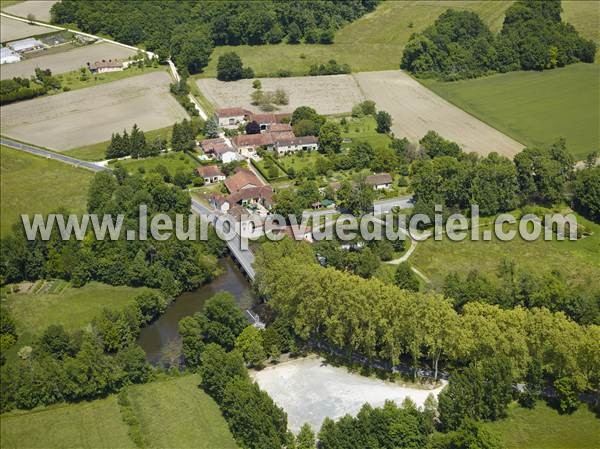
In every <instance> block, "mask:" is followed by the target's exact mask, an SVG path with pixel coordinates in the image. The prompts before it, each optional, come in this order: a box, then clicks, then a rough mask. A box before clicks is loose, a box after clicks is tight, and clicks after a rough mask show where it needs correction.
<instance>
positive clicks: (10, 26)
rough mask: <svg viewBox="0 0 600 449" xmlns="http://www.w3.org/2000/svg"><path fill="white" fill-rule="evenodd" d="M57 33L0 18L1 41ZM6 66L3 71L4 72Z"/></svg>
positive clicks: (51, 29)
mask: <svg viewBox="0 0 600 449" xmlns="http://www.w3.org/2000/svg"><path fill="white" fill-rule="evenodd" d="M51 31H56V30H55V29H54V28H48V27H43V26H38V25H29V24H28V23H26V22H21V21H20V20H15V19H11V18H9V17H4V16H2V17H1V18H0V41H1V42H7V41H14V40H17V39H21V38H24V37H29V36H37V35H38V34H45V33H50V32H51ZM4 66H5V65H4V64H3V65H2V70H4Z"/></svg>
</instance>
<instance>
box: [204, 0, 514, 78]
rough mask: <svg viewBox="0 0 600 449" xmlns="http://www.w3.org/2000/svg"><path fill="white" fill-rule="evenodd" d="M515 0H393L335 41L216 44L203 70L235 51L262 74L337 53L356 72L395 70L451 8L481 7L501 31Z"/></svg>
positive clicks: (296, 71) (295, 69)
mask: <svg viewBox="0 0 600 449" xmlns="http://www.w3.org/2000/svg"><path fill="white" fill-rule="evenodd" d="M510 3H511V2H510V1H496V2H491V1H425V2H423V1H389V2H384V3H382V4H381V5H380V6H378V7H377V9H376V10H375V11H373V12H372V13H370V14H367V15H366V16H364V17H362V18H360V19H358V20H357V21H355V22H353V23H351V24H349V25H347V26H345V27H344V28H342V29H341V30H339V31H338V32H337V33H336V35H335V40H334V43H333V44H332V45H310V44H298V45H288V44H278V45H260V46H259V45H256V46H251V45H241V46H224V47H217V48H215V50H214V52H213V54H212V56H211V60H210V63H209V65H208V67H207V68H206V69H205V70H204V72H203V73H202V74H201V75H200V76H204V77H215V76H216V66H217V59H218V57H219V55H221V54H223V53H225V52H228V51H235V52H237V53H238V54H239V55H240V56H241V57H242V59H243V61H244V64H246V65H249V66H250V67H252V68H253V69H254V72H255V74H256V76H268V75H272V74H275V73H276V72H277V71H278V70H279V69H286V70H289V71H290V72H291V73H292V74H293V75H305V74H306V72H307V71H308V69H309V68H310V66H311V65H312V64H321V63H325V62H327V61H329V60H330V59H335V60H336V61H337V62H338V63H346V64H349V65H350V67H351V68H352V71H354V72H363V71H370V70H392V69H397V68H399V66H400V58H401V57H402V50H403V49H404V46H405V45H406V43H407V42H408V39H409V37H410V35H411V34H412V33H416V32H419V31H421V30H423V29H424V28H426V27H427V26H429V25H430V24H431V23H433V21H434V20H435V19H436V18H437V17H438V16H439V15H440V14H441V13H443V12H444V11H445V10H446V9H448V8H460V9H467V10H471V11H475V12H477V13H478V14H480V15H481V17H482V19H483V20H484V21H485V22H486V23H487V24H488V25H490V26H491V27H492V29H493V30H494V31H497V30H499V29H500V27H501V26H502V21H503V20H504V11H505V9H506V8H507V7H508V5H510Z"/></svg>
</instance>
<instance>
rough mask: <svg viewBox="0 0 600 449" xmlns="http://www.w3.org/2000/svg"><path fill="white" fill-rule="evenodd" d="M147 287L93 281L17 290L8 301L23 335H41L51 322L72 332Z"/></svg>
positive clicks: (130, 299) (119, 305)
mask: <svg viewBox="0 0 600 449" xmlns="http://www.w3.org/2000/svg"><path fill="white" fill-rule="evenodd" d="M149 290H150V289H147V288H134V287H126V286H118V287H113V286H111V285H106V284H101V283H99V282H90V283H89V284H86V285H84V286H83V287H81V288H74V287H68V288H66V289H64V290H63V291H62V292H60V293H57V294H55V293H41V294H40V293H13V294H10V295H7V297H6V300H5V304H6V305H7V306H8V308H9V309H10V311H11V313H12V314H13V316H14V317H15V320H16V321H17V326H18V329H19V333H20V335H22V336H23V337H25V335H26V334H31V335H37V334H39V333H41V332H42V331H43V330H44V329H46V327H48V326H49V325H51V324H60V325H62V326H64V327H65V329H67V330H69V331H73V330H76V329H81V328H83V327H85V326H86V325H87V324H88V323H89V322H90V321H92V319H93V318H95V317H96V316H98V315H99V314H100V312H101V311H102V309H104V308H107V309H114V310H117V309H121V308H123V307H125V306H126V305H127V304H129V303H131V302H132V300H133V298H135V297H136V296H137V295H139V294H140V293H142V292H144V291H149Z"/></svg>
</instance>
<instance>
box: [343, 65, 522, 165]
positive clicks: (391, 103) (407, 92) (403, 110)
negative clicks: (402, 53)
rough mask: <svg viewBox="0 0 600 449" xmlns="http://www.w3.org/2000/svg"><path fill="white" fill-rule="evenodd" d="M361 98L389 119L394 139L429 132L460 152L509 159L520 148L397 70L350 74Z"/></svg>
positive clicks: (414, 139) (416, 138)
mask: <svg viewBox="0 0 600 449" xmlns="http://www.w3.org/2000/svg"><path fill="white" fill-rule="evenodd" d="M354 77H355V78H356V80H357V81H358V83H359V85H360V88H361V89H362V91H363V92H364V95H365V96H366V97H367V98H369V99H371V100H374V101H375V102H376V103H377V108H378V109H383V110H384V111H387V112H389V113H390V114H391V115H392V118H393V125H392V131H394V133H395V134H396V136H398V137H407V138H408V139H409V140H412V141H417V140H419V139H421V138H422V137H423V136H424V135H425V134H426V133H427V131H429V130H434V131H437V132H438V133H439V134H440V135H442V136H443V137H445V138H446V139H450V140H453V141H455V142H457V143H459V144H460V145H461V146H462V147H463V150H465V151H467V152H471V151H473V152H476V153H479V154H482V155H486V154H488V153H491V152H492V151H495V152H497V153H499V154H502V155H504V156H508V157H513V156H514V155H515V154H517V153H518V152H520V151H521V150H522V149H523V145H522V144H520V143H519V142H517V141H515V140H513V139H511V138H510V137H508V136H506V135H504V134H502V133H501V132H500V131H498V130H496V129H494V128H492V127H491V126H489V125H487V124H485V123H483V122H482V121H480V120H478V119H476V118H475V117H473V116H472V115H469V114H467V113H466V112H464V111H463V110H461V109H459V108H457V107H456V106H453V105H452V104H450V103H448V102H447V101H446V100H444V99H442V98H441V97H438V96H437V95H436V94H435V93H433V92H432V91H430V90H429V89H427V88H425V87H424V86H422V85H421V84H419V83H418V82H417V81H415V80H414V79H412V78H411V77H410V76H408V75H407V74H406V73H404V72H402V71H400V70H390V71H384V72H362V73H357V74H355V75H354Z"/></svg>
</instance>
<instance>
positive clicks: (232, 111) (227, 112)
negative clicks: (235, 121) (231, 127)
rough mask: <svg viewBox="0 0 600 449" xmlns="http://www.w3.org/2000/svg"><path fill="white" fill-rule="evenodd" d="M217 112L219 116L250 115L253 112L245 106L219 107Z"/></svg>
mask: <svg viewBox="0 0 600 449" xmlns="http://www.w3.org/2000/svg"><path fill="white" fill-rule="evenodd" d="M215 114H217V117H239V116H241V115H244V116H247V115H250V114H252V112H250V111H248V110H247V109H244V108H221V109H217V110H216V111H215Z"/></svg>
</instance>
